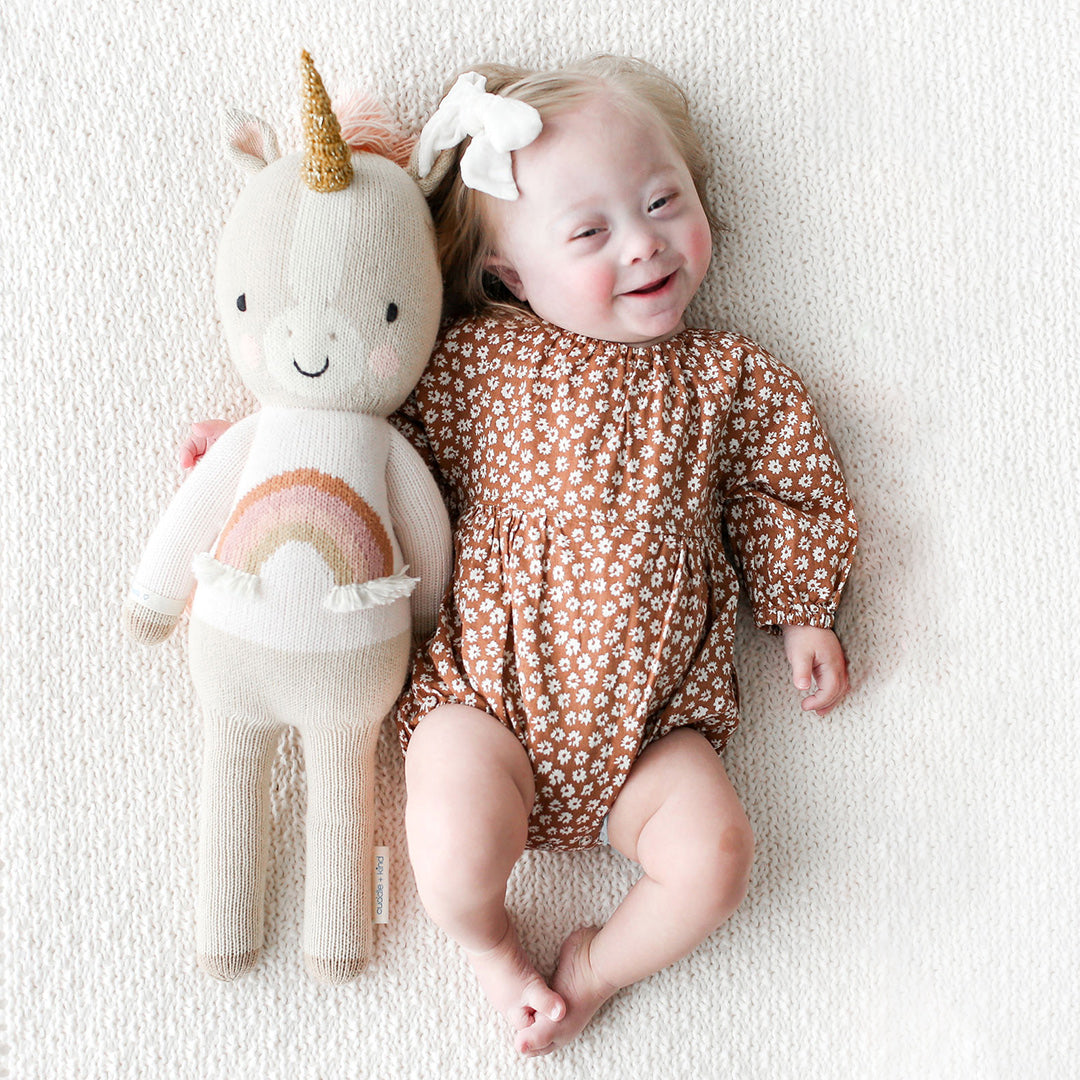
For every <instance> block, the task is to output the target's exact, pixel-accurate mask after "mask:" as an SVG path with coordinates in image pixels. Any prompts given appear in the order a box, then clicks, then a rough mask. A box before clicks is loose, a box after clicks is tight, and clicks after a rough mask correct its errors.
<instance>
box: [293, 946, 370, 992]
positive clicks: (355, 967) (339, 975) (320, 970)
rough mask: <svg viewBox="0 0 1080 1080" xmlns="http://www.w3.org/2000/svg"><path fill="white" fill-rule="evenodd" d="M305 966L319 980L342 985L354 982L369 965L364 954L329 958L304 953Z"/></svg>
mask: <svg viewBox="0 0 1080 1080" xmlns="http://www.w3.org/2000/svg"><path fill="white" fill-rule="evenodd" d="M304 967H305V968H307V973H308V974H309V975H310V976H311V977H312V978H313V979H318V980H319V982H323V983H332V984H334V985H340V984H342V983H347V982H352V980H353V979H355V978H356V977H357V976H358V975H359V974H360V972H361V971H363V970H364V968H365V967H367V958H366V957H363V956H352V957H345V958H343V959H337V960H335V959H327V958H326V957H323V956H308V955H307V953H305V954H304Z"/></svg>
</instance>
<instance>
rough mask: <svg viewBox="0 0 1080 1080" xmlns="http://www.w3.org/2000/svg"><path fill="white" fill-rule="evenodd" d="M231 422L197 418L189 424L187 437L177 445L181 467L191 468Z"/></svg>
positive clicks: (226, 429)
mask: <svg viewBox="0 0 1080 1080" xmlns="http://www.w3.org/2000/svg"><path fill="white" fill-rule="evenodd" d="M230 427H232V424H230V423H229V421H228V420H197V421H196V422H195V423H194V424H192V425H191V428H190V431H189V433H188V437H187V438H186V439H185V440H184V441H183V442H182V443H181V444H180V445H179V446H178V447H177V455H178V456H179V458H180V467H181V468H182V469H190V468H192V467H193V466H194V465H195V464H196V463H197V462H198V460H199V458H201V457H202V456H203V454H205V453H206V451H207V450H209V449H210V447H211V446H213V445H214V443H216V442H217V440H218V438H219V437H220V436H221V435H223V434H224V433H225V432H226V431H228V430H229V428H230Z"/></svg>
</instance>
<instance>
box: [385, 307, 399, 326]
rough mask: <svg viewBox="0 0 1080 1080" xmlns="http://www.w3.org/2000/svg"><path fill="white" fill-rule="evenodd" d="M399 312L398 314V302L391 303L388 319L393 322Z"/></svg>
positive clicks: (387, 314)
mask: <svg viewBox="0 0 1080 1080" xmlns="http://www.w3.org/2000/svg"><path fill="white" fill-rule="evenodd" d="M397 314H398V312H397V304H391V305H390V306H389V307H388V308H387V309H386V321H387V322H393V321H394V320H395V319H396V318H397Z"/></svg>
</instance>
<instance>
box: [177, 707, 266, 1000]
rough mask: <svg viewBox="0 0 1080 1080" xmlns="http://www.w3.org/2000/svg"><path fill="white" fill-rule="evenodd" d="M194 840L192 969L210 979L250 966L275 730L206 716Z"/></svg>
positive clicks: (256, 942) (259, 920)
mask: <svg viewBox="0 0 1080 1080" xmlns="http://www.w3.org/2000/svg"><path fill="white" fill-rule="evenodd" d="M205 728H206V750H205V758H204V763H203V781H202V806H201V820H200V839H199V904H198V916H197V921H196V940H197V944H198V961H199V966H200V967H201V968H202V969H203V970H204V971H206V972H208V973H209V974H210V975H213V976H214V977H215V978H218V979H235V978H236V977H237V976H239V975H242V974H243V973H244V972H245V971H248V970H250V969H251V968H252V967H253V966H254V964H255V961H256V959H257V958H258V955H259V950H260V948H261V947H262V939H263V896H264V891H265V882H266V861H267V845H268V835H269V790H270V762H271V758H272V755H273V752H274V748H275V744H276V741H277V733H278V729H277V727H276V726H274V725H271V724H252V723H250V722H249V721H247V720H243V719H237V718H234V717H227V716H224V715H222V714H220V713H218V712H213V711H209V710H208V711H207V713H206V724H205Z"/></svg>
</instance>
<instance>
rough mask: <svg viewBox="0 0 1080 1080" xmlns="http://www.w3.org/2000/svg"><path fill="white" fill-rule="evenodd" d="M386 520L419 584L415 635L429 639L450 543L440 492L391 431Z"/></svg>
mask: <svg viewBox="0 0 1080 1080" xmlns="http://www.w3.org/2000/svg"><path fill="white" fill-rule="evenodd" d="M386 487H387V492H388V494H389V500H390V517H391V519H392V521H393V523H394V535H395V536H396V537H397V541H398V544H399V546H400V547H401V553H402V555H404V557H405V562H406V563H407V564H408V566H409V572H410V573H411V574H412V575H413V576H414V577H418V578H419V579H420V583H419V585H417V586H416V589H415V590H414V591H413V594H412V613H413V634H414V636H415V637H417V638H426V637H428V636H430V634H431V632H432V631H433V630H434V628H435V618H436V616H437V615H438V612H439V604H440V603H441V602H442V597H443V593H444V592H445V591H446V586H447V584H448V583H449V581H450V569H451V562H452V559H453V543H452V541H451V538H450V518H449V516H448V514H447V513H446V506H445V505H444V504H443V501H442V495H441V494H440V493H439V487H438V485H437V484H436V483H435V478H434V477H433V476H432V475H431V473H430V472H428V469H427V466H426V465H425V464H424V461H423V459H422V458H421V457H420V455H419V454H418V453H417V452H416V451H415V450H414V449H413V448H412V446H410V445H409V442H408V440H407V439H406V438H405V437H404V436H403V435H401V434H400V433H399V432H397V431H394V432H393V437H392V438H391V440H390V455H389V458H388V460H387V464H386Z"/></svg>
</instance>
